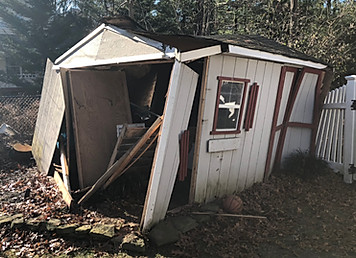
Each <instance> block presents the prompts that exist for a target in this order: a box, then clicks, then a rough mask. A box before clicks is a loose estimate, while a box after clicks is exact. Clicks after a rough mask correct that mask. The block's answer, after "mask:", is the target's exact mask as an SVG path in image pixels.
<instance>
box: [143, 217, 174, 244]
mask: <svg viewBox="0 0 356 258" xmlns="http://www.w3.org/2000/svg"><path fill="white" fill-rule="evenodd" d="M148 237H149V239H150V240H151V241H152V242H153V243H154V244H155V245H157V246H162V245H166V244H171V243H175V242H177V241H178V240H179V231H178V230H177V229H176V228H175V227H174V226H173V223H172V222H169V221H162V222H160V223H158V224H157V225H156V226H155V227H154V228H153V229H152V230H151V231H150V233H149V234H148Z"/></svg>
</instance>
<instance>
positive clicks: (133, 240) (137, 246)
mask: <svg viewBox="0 0 356 258" xmlns="http://www.w3.org/2000/svg"><path fill="white" fill-rule="evenodd" d="M121 248H122V249H124V250H126V251H133V252H137V253H144V252H145V251H146V246H145V240H144V239H143V238H141V237H139V236H137V235H135V234H133V233H132V234H128V235H126V236H125V237H124V239H123V241H122V245H121Z"/></svg>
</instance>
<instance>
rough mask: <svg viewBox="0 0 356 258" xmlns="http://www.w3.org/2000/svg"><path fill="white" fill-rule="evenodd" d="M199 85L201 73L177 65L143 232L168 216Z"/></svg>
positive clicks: (152, 177)
mask: <svg viewBox="0 0 356 258" xmlns="http://www.w3.org/2000/svg"><path fill="white" fill-rule="evenodd" d="M197 82H198V74H197V73H195V72H194V71H193V70H192V69H190V68H189V67H188V66H186V65H184V64H182V63H179V62H177V61H176V62H175V64H174V66H173V68H172V73H171V79H170V85H169V89H168V97H167V101H166V105H165V110H164V114H163V123H162V126H161V129H160V132H159V138H158V143H157V148H156V152H155V157H154V161H153V166H152V170H151V177H150V182H149V185H148V190H147V195H146V201H145V206H144V210H143V214H142V220H141V226H142V230H143V231H147V230H148V229H149V228H150V227H151V226H152V225H154V224H155V223H157V222H158V221H160V220H162V219H163V218H164V217H165V215H166V211H167V209H168V205H169V201H170V198H171V194H172V190H173V186H174V182H175V179H176V176H177V171H178V166H179V136H180V134H181V133H182V132H183V131H185V130H186V129H187V127H188V122H189V117H190V113H191V109H192V105H193V100H194V95H195V90H196V87H197Z"/></svg>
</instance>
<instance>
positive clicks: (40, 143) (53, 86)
mask: <svg viewBox="0 0 356 258" xmlns="http://www.w3.org/2000/svg"><path fill="white" fill-rule="evenodd" d="M52 68H53V63H52V62H51V61H50V60H49V59H48V60H47V64H46V72H45V77H44V81H43V87H42V93H41V101H40V108H39V111H38V116H37V121H36V127H35V132H34V136H33V141H32V153H33V157H34V158H35V160H36V163H37V166H38V169H39V170H40V171H41V172H42V173H45V174H47V173H48V171H49V168H50V166H51V162H52V158H53V154H54V151H55V148H56V143H57V139H58V135H59V131H60V128H61V125H62V121H63V115H64V109H65V103H64V95H63V89H62V84H61V77H60V73H59V72H58V71H55V70H52Z"/></svg>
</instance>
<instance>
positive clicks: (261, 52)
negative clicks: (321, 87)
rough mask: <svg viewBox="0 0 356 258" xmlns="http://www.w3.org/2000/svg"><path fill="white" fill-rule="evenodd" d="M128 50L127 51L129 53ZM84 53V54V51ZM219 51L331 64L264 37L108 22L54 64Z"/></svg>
mask: <svg viewBox="0 0 356 258" xmlns="http://www.w3.org/2000/svg"><path fill="white" fill-rule="evenodd" d="M105 31H110V33H106V32H105ZM103 33H104V34H103ZM105 33H106V34H108V35H109V34H110V35H111V37H104V36H102V35H106V34H105ZM126 38H127V39H126ZM123 40H124V41H125V40H126V41H127V46H126V47H122V44H121V43H120V42H121V41H123ZM130 40H131V41H130ZM129 41H130V42H132V44H130V42H129ZM93 42H97V43H96V47H95V48H92V46H91V45H92V44H94V43H93ZM137 44H141V47H144V48H145V49H146V50H147V51H146V52H144V53H139V52H140V51H138V50H139V49H140V47H139V46H138V45H137ZM135 45H137V46H135ZM95 49H96V50H95ZM98 49H102V51H99V52H100V53H106V54H105V55H102V54H100V53H99V52H98V53H96V52H97V51H98ZM84 50H85V51H84ZM129 50H130V51H129ZM83 51H84V52H85V53H84V52H83ZM88 51H89V52H90V53H89V52H88ZM93 51H94V52H95V53H94V52H93ZM125 51H128V53H126V52H125ZM81 52H83V53H84V54H83V53H82V54H81ZM141 52H142V51H141ZM220 53H229V54H233V55H238V56H242V57H247V58H256V59H261V60H268V61H274V62H280V63H288V64H294V65H301V66H307V67H312V68H317V69H324V68H326V67H327V66H328V64H326V63H325V62H322V61H320V60H317V59H315V58H312V57H310V56H308V55H305V54H303V53H301V52H299V51H296V50H294V49H291V48H289V47H287V46H285V45H282V44H279V43H277V42H275V41H273V40H270V39H266V38H264V37H261V36H247V35H216V36H209V37H201V36H190V35H164V34H157V33H152V32H147V31H144V30H142V29H139V28H136V27H129V28H127V27H125V28H124V29H122V28H119V27H117V26H116V25H113V24H109V23H107V24H102V25H101V26H99V27H98V28H97V29H96V30H94V31H93V32H92V33H90V34H89V35H88V36H87V37H85V38H84V39H83V40H81V41H80V42H78V43H77V44H76V45H75V46H73V47H72V48H71V49H69V50H68V51H67V52H66V53H64V54H63V55H62V56H60V57H59V58H58V59H57V60H56V62H55V63H56V65H57V66H56V67H58V66H59V67H64V66H67V67H71V68H73V67H84V66H95V65H105V64H113V63H116V64H118V63H127V62H139V61H144V60H154V59H156V60H157V59H167V58H169V59H171V58H174V57H175V58H176V59H178V60H179V61H181V62H185V61H189V60H194V59H199V58H202V57H206V56H212V55H216V54H220ZM128 55H129V56H128ZM74 56H75V59H78V58H79V57H80V59H81V61H80V62H77V61H78V60H77V61H76V62H74V60H73V61H72V60H71V59H73V57H74Z"/></svg>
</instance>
